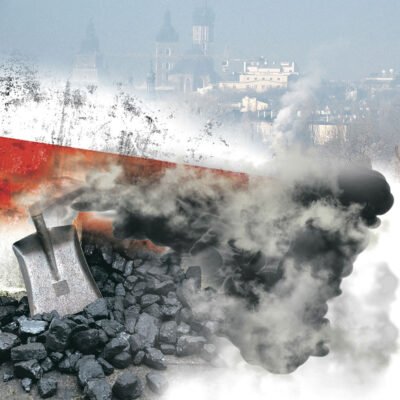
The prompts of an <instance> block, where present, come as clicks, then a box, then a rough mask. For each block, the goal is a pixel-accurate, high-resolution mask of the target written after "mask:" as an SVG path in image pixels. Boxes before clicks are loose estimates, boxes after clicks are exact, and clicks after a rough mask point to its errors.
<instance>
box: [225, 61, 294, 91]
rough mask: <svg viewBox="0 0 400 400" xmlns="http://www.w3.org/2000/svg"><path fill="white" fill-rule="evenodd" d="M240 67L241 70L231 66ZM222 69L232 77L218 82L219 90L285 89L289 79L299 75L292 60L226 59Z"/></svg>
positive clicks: (291, 79)
mask: <svg viewBox="0 0 400 400" xmlns="http://www.w3.org/2000/svg"><path fill="white" fill-rule="evenodd" d="M231 64H233V65H234V67H236V68H238V67H242V68H243V70H242V71H235V70H234V69H233V68H232V65H231ZM222 70H223V72H224V73H225V74H228V75H230V76H231V78H233V80H230V81H222V82H219V83H218V88H219V89H221V90H236V91H256V92H266V91H268V90H270V89H276V88H284V89H286V88H287V87H288V86H289V84H290V82H291V81H294V80H296V79H297V77H298V76H299V72H298V71H297V68H296V64H295V62H294V61H292V62H279V63H275V62H271V63H270V62H268V61H267V60H266V59H265V58H263V57H262V58H260V59H258V60H250V61H247V60H233V61H232V62H230V60H226V61H224V62H223V64H222Z"/></svg>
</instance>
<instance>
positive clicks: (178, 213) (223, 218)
mask: <svg viewBox="0 0 400 400" xmlns="http://www.w3.org/2000/svg"><path fill="white" fill-rule="evenodd" d="M286 161H287V160H286ZM296 162H297V166H304V168H297V173H295V172H294V171H293V170H290V169H286V170H284V169H282V170H280V171H279V173H278V174H276V176H274V178H271V179H266V178H262V179H254V180H251V181H250V182H249V184H248V185H244V186H243V185H240V184H238V183H237V182H235V181H233V180H231V179H229V178H226V177H221V176H219V177H216V176H215V175H212V174H211V173H202V174H199V173H198V172H196V171H188V170H187V169H184V168H177V169H174V170H169V171H167V172H166V173H165V175H164V176H163V177H162V178H161V179H160V180H157V181H153V182H144V181H143V182H140V181H139V182H136V183H135V184H134V185H131V186H128V187H127V186H123V185H120V184H118V183H115V185H114V186H113V187H110V186H109V185H108V186H107V187H106V188H105V189H104V190H95V191H93V192H91V194H90V195H85V196H82V197H81V198H80V199H78V201H77V202H76V203H75V204H74V208H75V209H77V210H88V209H90V210H98V211H105V210H110V209H113V210H115V211H116V215H117V217H116V219H115V222H114V234H115V235H116V236H117V237H120V238H135V239H150V240H151V241H152V242H153V243H155V244H157V245H161V246H168V247H170V248H171V249H172V250H174V251H177V252H180V253H188V254H190V255H191V256H192V257H193V260H194V261H195V262H196V263H199V264H200V265H201V266H202V268H203V271H204V272H205V274H206V279H207V280H208V282H209V284H210V286H212V287H213V288H215V289H217V290H216V292H215V293H214V292H213V291H211V290H208V291H203V292H200V294H198V296H199V298H196V299H193V304H192V307H193V308H194V312H195V313H200V314H201V313H207V314H208V319H210V318H211V319H214V320H215V321H217V322H218V323H219V326H220V332H222V333H223V334H224V335H225V336H227V337H228V338H229V339H230V340H231V341H232V342H233V343H234V344H235V345H236V346H237V347H238V348H239V349H240V351H241V354H242V356H243V358H244V359H245V360H247V361H248V362H250V363H252V364H258V365H262V366H263V367H264V368H266V369H267V370H269V371H271V372H275V373H289V372H292V371H294V370H295V369H296V368H297V367H298V366H299V365H301V364H303V363H304V362H305V361H306V360H307V359H308V358H309V357H310V356H324V355H326V354H327V353H328V352H329V347H328V345H329V340H330V338H331V337H332V335H331V331H330V328H329V321H328V320H327V319H326V318H325V315H326V313H327V311H328V306H327V301H328V300H329V299H331V298H332V297H335V296H338V295H340V294H341V289H340V285H341V281H342V279H343V278H344V277H345V276H348V275H349V274H350V273H351V271H352V265H353V262H354V261H355V259H356V257H357V255H358V254H359V253H360V252H361V251H362V250H363V249H364V248H365V247H366V245H367V243H368V238H369V227H371V226H376V225H377V224H378V223H379V220H378V218H377V215H380V214H383V213H385V212H386V211H388V210H389V209H390V208H391V206H392V204H393V196H392V195H391V193H390V188H389V185H388V184H387V182H386V181H385V178H384V177H383V176H382V175H381V174H379V173H378V172H376V171H372V170H366V169H358V170H353V172H352V173H351V174H350V173H349V172H348V171H346V170H344V169H342V168H339V167H335V166H334V165H323V164H322V163H319V162H316V161H315V162H314V163H313V162H310V161H309V160H308V161H305V160H304V159H303V160H300V159H299V158H298V156H297V158H296ZM114 173H115V171H114ZM396 336H397V332H395V331H393V334H392V338H393V337H394V338H395V337H396Z"/></svg>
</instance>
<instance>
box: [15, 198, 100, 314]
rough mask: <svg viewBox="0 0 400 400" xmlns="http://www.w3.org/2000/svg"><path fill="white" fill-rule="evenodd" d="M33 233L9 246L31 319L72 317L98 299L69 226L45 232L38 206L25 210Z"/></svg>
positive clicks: (98, 295) (45, 227)
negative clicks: (50, 314) (46, 315)
mask: <svg viewBox="0 0 400 400" xmlns="http://www.w3.org/2000/svg"><path fill="white" fill-rule="evenodd" d="M29 212H30V214H31V217H32V220H33V223H34V225H35V228H36V233H34V234H32V235H29V236H27V237H25V238H24V239H22V240H19V241H18V242H16V243H14V244H13V250H14V253H15V255H16V256H17V259H18V262H19V266H20V268H21V272H22V276H23V279H24V282H25V286H26V290H27V294H28V300H29V309H30V313H31V316H33V315H35V314H38V313H44V312H50V311H52V310H56V311H57V312H58V313H59V314H60V316H63V315H66V314H74V313H77V312H80V311H82V309H83V308H84V307H85V306H87V305H88V304H90V303H91V302H93V301H95V300H96V299H98V298H100V297H101V294H100V291H99V289H98V287H97V285H96V283H95V281H94V279H93V277H92V274H91V272H90V270H89V267H88V265H87V263H86V260H85V257H84V255H83V252H82V248H81V246H80V243H79V239H78V235H77V232H76V229H75V227H74V226H73V225H66V226H58V227H55V228H52V229H47V226H46V223H45V221H44V218H43V214H42V211H41V207H40V206H38V204H35V205H34V206H32V207H31V208H30V209H29Z"/></svg>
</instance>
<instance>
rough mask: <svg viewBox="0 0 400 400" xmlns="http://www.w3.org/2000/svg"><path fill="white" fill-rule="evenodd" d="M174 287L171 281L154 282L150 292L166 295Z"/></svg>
mask: <svg viewBox="0 0 400 400" xmlns="http://www.w3.org/2000/svg"><path fill="white" fill-rule="evenodd" d="M175 289H176V285H175V283H174V282H173V281H163V282H160V283H156V284H155V285H154V287H153V288H152V292H153V293H155V294H159V295H161V296H166V295H167V294H168V293H169V292H171V291H172V290H175Z"/></svg>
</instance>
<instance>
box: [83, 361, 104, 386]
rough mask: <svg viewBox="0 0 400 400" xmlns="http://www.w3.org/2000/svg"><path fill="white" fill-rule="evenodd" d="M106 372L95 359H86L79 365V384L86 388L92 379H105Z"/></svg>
mask: <svg viewBox="0 0 400 400" xmlns="http://www.w3.org/2000/svg"><path fill="white" fill-rule="evenodd" d="M104 377H105V375H104V371H103V368H102V367H101V365H100V364H99V363H98V362H97V361H96V360H93V359H85V360H83V361H81V362H80V363H78V382H79V384H80V386H81V387H85V385H87V383H88V382H89V381H90V380H91V379H102V378H104Z"/></svg>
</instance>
